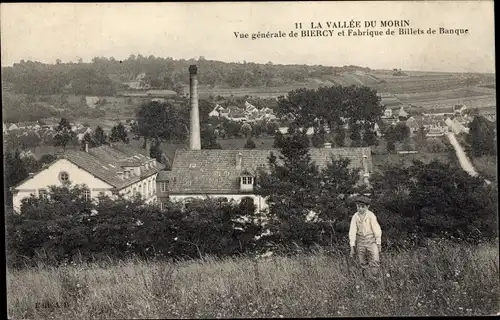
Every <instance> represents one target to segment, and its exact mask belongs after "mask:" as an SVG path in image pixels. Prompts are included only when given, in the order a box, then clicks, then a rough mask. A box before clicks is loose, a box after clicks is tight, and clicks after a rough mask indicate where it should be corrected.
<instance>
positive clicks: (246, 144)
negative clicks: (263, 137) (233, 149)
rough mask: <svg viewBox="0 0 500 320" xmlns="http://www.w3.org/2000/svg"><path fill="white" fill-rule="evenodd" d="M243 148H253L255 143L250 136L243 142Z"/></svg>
mask: <svg viewBox="0 0 500 320" xmlns="http://www.w3.org/2000/svg"><path fill="white" fill-rule="evenodd" d="M244 148H245V149H255V148H256V145H255V142H254V141H253V140H252V138H248V139H247V142H246V143H245V147H244Z"/></svg>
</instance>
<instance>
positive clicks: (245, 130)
mask: <svg viewBox="0 0 500 320" xmlns="http://www.w3.org/2000/svg"><path fill="white" fill-rule="evenodd" d="M240 131H241V134H243V135H244V136H245V137H246V138H248V136H249V135H250V134H251V133H252V126H251V125H250V124H249V123H244V124H242V125H241V129H240Z"/></svg>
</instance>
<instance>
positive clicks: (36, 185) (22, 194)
mask: <svg viewBox="0 0 500 320" xmlns="http://www.w3.org/2000/svg"><path fill="white" fill-rule="evenodd" d="M145 152H146V154H148V153H149V148H146V151H145ZM164 167H165V166H164V165H163V164H161V163H159V162H157V161H156V160H155V159H153V158H150V157H149V156H145V155H143V154H141V153H139V152H137V151H135V150H133V149H131V148H130V147H129V146H128V145H126V144H114V145H112V146H107V145H105V146H100V147H97V148H87V149H86V150H85V151H79V150H67V151H65V152H64V153H62V154H61V155H60V156H58V158H57V160H55V161H54V162H52V163H51V164H48V165H46V166H45V167H44V168H42V169H41V170H40V171H38V172H35V173H30V174H29V177H28V178H27V179H25V180H23V181H21V182H20V183H18V184H17V185H16V186H14V187H12V189H11V190H12V194H13V206H14V210H16V211H19V209H20V206H21V203H22V200H23V199H25V198H28V197H30V196H31V195H34V196H44V195H46V194H47V192H48V188H49V186H65V185H85V186H86V191H85V197H86V198H88V199H96V198H97V197H98V196H99V195H106V196H110V197H113V196H115V195H118V194H121V195H123V196H124V197H125V198H131V197H133V196H134V195H136V194H138V195H140V196H141V197H142V199H144V201H145V202H146V203H154V202H156V176H157V174H158V172H159V171H161V170H162V169H163V168H164Z"/></svg>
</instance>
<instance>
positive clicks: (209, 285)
mask: <svg viewBox="0 0 500 320" xmlns="http://www.w3.org/2000/svg"><path fill="white" fill-rule="evenodd" d="M381 271H382V272H381V275H382V277H381V281H380V282H379V283H372V282H367V281H365V280H363V279H362V277H361V275H360V273H359V270H358V268H357V267H356V263H355V262H354V261H353V260H350V259H349V258H347V257H346V256H344V255H342V256H338V255H336V254H335V255H332V254H327V253H324V252H317V253H315V254H307V255H306V254H303V255H298V256H293V257H271V258H267V259H262V260H255V259H253V258H249V257H238V258H225V259H222V260H219V259H215V258H210V257H208V258H207V259H205V260H203V261H201V260H198V261H181V262H176V263H167V262H163V263H160V262H145V261H141V260H136V259H131V260H128V261H123V262H117V263H113V264H111V263H109V265H102V264H101V265H96V264H80V265H73V266H65V267H60V268H50V267H43V266H41V267H39V268H34V269H25V270H18V271H15V270H9V271H8V274H7V286H8V287H7V294H8V295H7V301H8V313H9V317H10V318H12V319H18V318H37V319H41V318H51V319H68V318H90V319H94V318H234V317H276V318H279V317H322V316H323V317H339V316H391V315H392V316H410V315H488V314H495V313H497V312H498V311H499V309H500V306H499V295H498V292H499V270H498V246H497V245H492V244H482V245H479V246H469V245H452V244H447V243H431V244H430V246H429V247H427V248H422V249H417V250H413V251H404V252H399V253H392V252H391V253H385V252H383V253H382V270H381Z"/></svg>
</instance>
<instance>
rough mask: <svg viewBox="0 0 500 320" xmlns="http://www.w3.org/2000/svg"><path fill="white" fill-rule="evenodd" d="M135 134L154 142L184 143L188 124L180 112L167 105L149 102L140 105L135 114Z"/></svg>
mask: <svg viewBox="0 0 500 320" xmlns="http://www.w3.org/2000/svg"><path fill="white" fill-rule="evenodd" d="M136 119H137V127H136V129H135V133H136V135H138V136H141V137H144V138H145V139H151V140H154V141H185V140H186V138H187V133H188V123H187V121H186V119H185V118H184V117H182V115H181V111H180V110H179V109H177V108H175V107H173V106H172V105H170V104H169V103H160V102H156V101H150V102H147V103H144V104H142V105H141V106H140V107H139V108H138V109H137V113H136Z"/></svg>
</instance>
